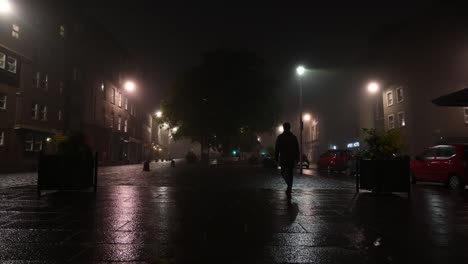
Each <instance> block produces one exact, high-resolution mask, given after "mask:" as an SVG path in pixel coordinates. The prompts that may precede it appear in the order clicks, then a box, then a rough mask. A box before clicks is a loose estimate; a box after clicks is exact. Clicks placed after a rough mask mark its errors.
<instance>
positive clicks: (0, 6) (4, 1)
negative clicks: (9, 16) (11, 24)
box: [0, 0, 11, 13]
mask: <svg viewBox="0 0 468 264" xmlns="http://www.w3.org/2000/svg"><path fill="white" fill-rule="evenodd" d="M10 11H11V4H10V2H9V1H8V0H0V13H10Z"/></svg>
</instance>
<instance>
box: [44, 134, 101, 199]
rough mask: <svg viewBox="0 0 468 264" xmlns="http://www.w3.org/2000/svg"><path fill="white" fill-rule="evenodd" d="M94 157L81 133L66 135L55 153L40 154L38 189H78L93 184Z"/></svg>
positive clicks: (94, 178)
mask: <svg viewBox="0 0 468 264" xmlns="http://www.w3.org/2000/svg"><path fill="white" fill-rule="evenodd" d="M95 169H96V159H95V158H94V157H93V154H92V152H91V149H90V147H89V146H88V145H86V141H85V138H84V136H83V135H82V134H80V133H77V134H72V135H70V136H68V137H67V138H66V139H65V140H64V141H63V142H61V143H60V144H59V146H58V151H57V154H56V155H40V157H39V168H38V190H39V191H40V190H41V189H80V188H87V187H91V186H95V183H96V174H97V173H96V170H95Z"/></svg>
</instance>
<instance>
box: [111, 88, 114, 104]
mask: <svg viewBox="0 0 468 264" xmlns="http://www.w3.org/2000/svg"><path fill="white" fill-rule="evenodd" d="M111 103H112V104H115V89H114V88H112V95H111Z"/></svg>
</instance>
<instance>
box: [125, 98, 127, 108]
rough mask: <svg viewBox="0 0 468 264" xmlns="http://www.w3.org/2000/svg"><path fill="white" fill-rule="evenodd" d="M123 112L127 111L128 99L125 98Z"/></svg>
mask: <svg viewBox="0 0 468 264" xmlns="http://www.w3.org/2000/svg"><path fill="white" fill-rule="evenodd" d="M125 110H128V97H125Z"/></svg>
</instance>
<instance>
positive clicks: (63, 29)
mask: <svg viewBox="0 0 468 264" xmlns="http://www.w3.org/2000/svg"><path fill="white" fill-rule="evenodd" d="M59 34H60V36H61V37H62V38H64V37H65V26H64V25H60V26H59Z"/></svg>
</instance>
